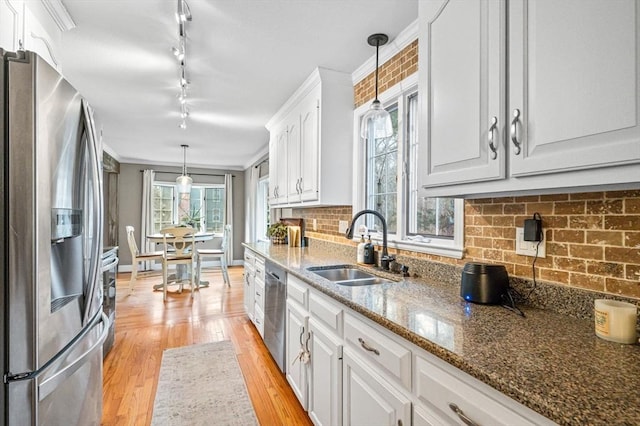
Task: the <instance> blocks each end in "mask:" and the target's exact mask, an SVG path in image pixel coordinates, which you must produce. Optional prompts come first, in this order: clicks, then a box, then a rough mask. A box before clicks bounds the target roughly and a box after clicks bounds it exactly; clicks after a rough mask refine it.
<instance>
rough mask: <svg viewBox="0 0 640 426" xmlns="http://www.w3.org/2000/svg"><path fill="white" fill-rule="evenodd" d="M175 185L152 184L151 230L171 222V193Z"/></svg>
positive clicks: (158, 229)
mask: <svg viewBox="0 0 640 426" xmlns="http://www.w3.org/2000/svg"><path fill="white" fill-rule="evenodd" d="M174 189H175V187H174V186H173V185H166V184H154V185H153V232H154V233H158V232H160V230H161V229H162V228H165V227H167V226H170V225H171V224H173V217H174V210H173V208H174V207H173V206H174V205H173V194H174Z"/></svg>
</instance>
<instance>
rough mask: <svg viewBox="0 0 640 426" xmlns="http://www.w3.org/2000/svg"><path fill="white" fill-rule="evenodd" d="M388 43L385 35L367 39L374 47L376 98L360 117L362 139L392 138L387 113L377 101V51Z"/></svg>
mask: <svg viewBox="0 0 640 426" xmlns="http://www.w3.org/2000/svg"><path fill="white" fill-rule="evenodd" d="M387 41H389V37H387V35H386V34H372V35H370V36H369V38H368V39H367V43H369V45H370V46H375V47H376V98H375V99H374V100H373V102H372V103H371V107H370V108H369V111H367V112H366V114H365V115H364V116H363V117H362V124H361V127H360V136H361V137H362V138H363V139H366V138H368V137H369V136H372V137H373V138H374V139H379V138H388V137H389V136H393V124H391V116H390V115H389V112H388V111H387V110H386V109H384V108H383V107H382V105H381V104H380V101H379V100H378V58H379V56H378V50H379V49H380V46H384V45H385V44H387Z"/></svg>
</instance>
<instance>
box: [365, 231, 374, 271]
mask: <svg viewBox="0 0 640 426" xmlns="http://www.w3.org/2000/svg"><path fill="white" fill-rule="evenodd" d="M368 238H369V241H367V243H366V244H365V245H364V263H365V264H367V265H373V264H375V263H376V257H375V247H374V245H373V243H371V235H369V236H368Z"/></svg>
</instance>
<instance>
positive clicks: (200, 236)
mask: <svg viewBox="0 0 640 426" xmlns="http://www.w3.org/2000/svg"><path fill="white" fill-rule="evenodd" d="M216 237H222V234H220V233H215V232H196V233H195V235H194V236H193V240H194V242H195V243H196V244H197V243H203V242H205V241H209V240H212V239H214V238H216ZM147 240H149V241H151V242H152V243H155V244H163V243H164V241H165V237H164V235H163V234H160V233H156V234H150V235H147ZM166 241H167V244H173V243H174V242H175V241H176V238H175V237H173V236H172V235H167V238H166ZM190 245H191V238H190V237H188V238H187V247H189V246H190ZM191 250H193V247H192V248H191ZM194 263H195V259H194ZM188 277H189V271H188V270H187V265H183V264H182V265H181V264H179V265H176V273H175V274H171V275H169V277H168V281H169V283H168V284H167V285H175V284H178V283H180V282H182V281H183V280H186V279H187V278H188ZM196 279H197V280H199V281H198V284H197V287H208V286H209V281H202V280H200V277H199V276H197V275H196ZM162 288H163V284H162V283H160V284H156V285H154V286H153V289H154V290H162Z"/></svg>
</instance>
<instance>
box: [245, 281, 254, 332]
mask: <svg viewBox="0 0 640 426" xmlns="http://www.w3.org/2000/svg"><path fill="white" fill-rule="evenodd" d="M251 272H252V271H251V269H249V268H245V269H244V311H245V312H246V313H247V316H248V317H249V319H250V320H251V321H253V312H254V304H255V300H254V287H253V279H252V276H251Z"/></svg>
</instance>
